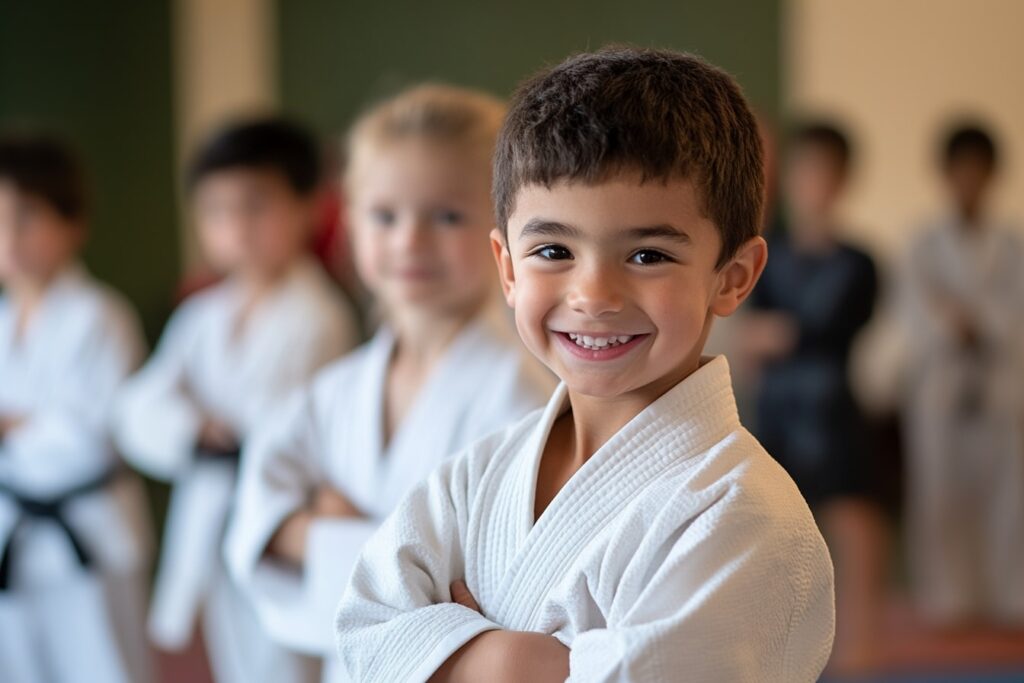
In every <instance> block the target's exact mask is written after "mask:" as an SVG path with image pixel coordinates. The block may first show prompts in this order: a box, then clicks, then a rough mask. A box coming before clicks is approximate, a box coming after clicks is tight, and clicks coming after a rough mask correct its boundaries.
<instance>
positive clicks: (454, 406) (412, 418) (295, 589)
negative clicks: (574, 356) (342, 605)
mask: <svg viewBox="0 0 1024 683" xmlns="http://www.w3.org/2000/svg"><path fill="white" fill-rule="evenodd" d="M502 308H504V307H503V305H502V306H501V307H500V308H499V307H491V308H489V309H487V310H486V311H485V313H484V314H482V315H481V316H479V317H478V318H477V319H476V320H474V321H472V322H471V323H469V324H468V325H467V326H466V328H465V329H463V330H462V331H461V332H460V333H459V334H458V336H457V337H456V338H455V339H454V340H453V341H452V342H451V344H450V345H449V347H448V349H447V350H446V351H445V353H444V355H443V356H442V357H441V358H440V359H439V360H438V361H437V365H436V367H435V368H434V369H433V370H432V371H431V373H430V375H429V378H428V379H427V381H426V383H425V384H424V385H423V386H422V388H421V389H420V391H419V394H418V395H417V396H416V398H415V401H414V403H413V404H412V406H411V407H410V408H409V411H408V413H407V414H406V416H405V418H404V419H403V421H402V423H401V424H400V425H399V427H398V428H397V430H396V431H395V433H394V435H393V436H392V438H391V440H390V442H389V443H388V444H387V445H385V444H384V443H383V436H384V406H385V397H384V390H385V386H386V383H387V371H388V365H389V362H390V359H391V357H392V355H393V351H394V343H395V340H394V337H393V335H392V334H391V332H389V331H388V330H387V329H386V328H385V329H383V330H381V331H380V332H378V333H377V335H376V336H375V337H374V339H373V340H371V341H370V342H369V343H367V344H366V345H365V346H363V347H362V348H360V349H358V350H357V351H355V352H354V353H352V354H351V355H349V356H347V357H346V358H344V359H342V360H339V361H337V362H335V363H334V364H332V365H331V366H329V367H328V368H326V369H324V370H322V371H321V372H320V373H318V375H317V376H316V378H315V379H314V380H313V381H312V382H311V383H310V384H309V385H308V386H307V387H305V388H304V389H303V390H302V391H301V392H299V395H298V396H296V397H295V398H294V400H293V401H292V403H291V405H290V407H289V409H288V410H287V411H285V412H283V413H282V416H281V419H280V420H276V421H275V423H274V424H271V425H268V428H267V430H266V431H265V432H261V433H260V434H258V435H257V436H256V437H255V438H254V439H253V440H252V441H251V443H250V446H248V447H247V449H246V452H245V465H244V467H243V472H242V479H241V489H240V493H239V497H238V508H237V510H236V512H235V514H234V516H233V522H232V527H231V530H230V531H229V534H228V541H227V543H226V552H227V557H228V564H229V567H230V568H231V570H232V572H233V574H234V576H235V577H236V578H237V580H238V582H239V584H240V585H241V586H243V588H244V589H245V590H246V592H247V593H248V594H249V595H250V596H251V598H252V599H253V601H254V604H255V605H256V606H257V611H258V612H259V614H260V616H261V618H262V620H263V622H264V624H265V625H266V627H267V629H268V631H269V632H270V633H271V634H272V635H274V636H275V638H277V639H278V640H279V641H280V642H282V643H285V644H287V645H289V646H290V647H292V648H295V649H298V650H300V651H303V652H307V653H310V654H315V655H318V656H321V657H325V658H326V662H325V663H326V666H325V670H324V680H325V681H338V680H347V678H346V677H345V676H344V672H343V671H341V670H340V668H339V667H338V662H337V658H336V656H335V654H334V629H333V618H334V613H335V610H336V608H337V605H338V600H339V599H340V598H341V593H342V590H343V589H344V587H345V583H346V581H347V580H348V576H349V572H350V571H351V569H352V565H353V563H354V562H355V559H356V557H357V556H358V555H359V551H360V550H361V548H362V545H363V542H364V541H365V540H366V539H367V538H368V537H369V536H370V535H372V534H373V532H374V531H375V530H376V529H377V527H378V525H379V524H380V522H381V521H382V520H383V518H384V517H386V516H387V515H388V514H389V513H390V512H391V511H392V510H393V509H394V508H395V506H396V505H397V504H398V503H399V501H401V499H402V498H403V497H404V496H405V494H406V493H407V492H408V491H409V490H410V489H411V488H412V487H413V486H414V485H416V484H417V483H419V482H420V481H422V480H423V479H424V478H426V476H427V475H428V474H429V473H430V472H431V471H432V470H433V469H434V467H435V466H436V465H438V464H439V463H440V462H442V460H443V459H445V458H446V457H448V456H449V455H452V454H453V453H455V452H457V451H458V450H460V449H462V448H464V447H466V446H467V445H469V444H470V443H472V442H473V441H475V440H476V439H478V438H480V437H482V436H485V435H487V434H489V433H491V432H493V431H495V430H497V429H499V428H501V427H503V426H505V425H507V424H510V423H514V422H516V421H518V420H519V419H520V418H522V417H523V416H524V415H526V414H527V413H528V412H530V411H531V410H533V409H535V408H537V407H538V406H541V405H543V404H544V401H545V400H546V398H547V396H548V395H549V394H550V392H551V390H552V389H553V388H554V379H553V377H552V375H550V374H549V373H548V372H547V371H546V370H545V369H543V368H542V367H541V366H539V364H538V363H537V362H536V361H535V360H534V359H533V358H532V357H531V356H529V354H528V353H526V351H525V349H524V348H523V347H522V345H521V343H520V342H519V338H518V337H517V336H516V334H515V331H514V329H513V328H512V325H511V324H510V321H509V319H508V315H507V310H501V309H502ZM321 483H325V484H328V485H330V486H332V487H334V488H335V489H337V490H338V491H340V492H341V493H343V494H344V495H345V496H346V497H347V498H348V499H349V500H351V501H352V503H353V504H355V505H356V506H357V507H358V508H359V509H360V510H361V511H363V512H364V513H365V514H366V515H367V517H366V518H365V519H328V518H321V519H318V520H316V521H315V522H313V524H312V525H311V528H310V532H309V537H308V541H307V544H306V553H305V561H304V563H303V567H302V570H301V571H297V570H295V569H292V568H287V567H284V566H283V565H282V564H280V563H275V562H274V561H272V560H268V559H267V558H266V557H265V554H264V551H265V549H266V546H267V543H268V542H269V540H270V538H271V536H272V535H273V534H274V533H275V531H276V530H277V529H278V527H279V526H280V524H281V522H282V521H283V520H284V518H285V517H287V516H288V515H289V514H291V513H292V512H294V511H295V510H296V509H298V508H299V507H301V506H302V505H304V504H305V502H306V500H307V497H308V496H309V494H310V493H311V491H312V490H313V489H314V487H316V486H317V485H318V484H321Z"/></svg>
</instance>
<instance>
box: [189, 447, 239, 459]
mask: <svg viewBox="0 0 1024 683" xmlns="http://www.w3.org/2000/svg"><path fill="white" fill-rule="evenodd" d="M241 455H242V447H241V446H235V447H234V448H224V449H220V448H196V450H195V456H196V459H197V460H207V461H209V460H216V461H220V462H234V463H237V462H238V459H239V458H240V457H241Z"/></svg>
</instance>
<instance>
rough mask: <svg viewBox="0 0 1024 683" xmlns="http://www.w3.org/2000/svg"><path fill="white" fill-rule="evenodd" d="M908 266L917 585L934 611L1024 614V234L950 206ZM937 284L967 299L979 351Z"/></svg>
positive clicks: (910, 488) (1009, 617) (910, 470)
mask: <svg viewBox="0 0 1024 683" xmlns="http://www.w3.org/2000/svg"><path fill="white" fill-rule="evenodd" d="M904 270H905V277H904V283H903V284H904V287H903V302H904V312H905V316H904V319H905V321H906V323H907V327H908V332H907V337H908V340H909V350H910V354H909V355H910V361H911V363H910V386H909V391H908V392H907V404H906V411H905V416H906V437H907V521H908V541H909V549H910V553H909V560H910V563H909V564H910V569H911V578H912V581H913V584H912V585H913V592H914V594H915V596H916V599H917V602H918V604H919V606H920V607H921V608H922V609H923V611H924V612H925V613H926V614H928V615H929V616H931V617H933V618H936V619H940V620H956V619H963V618H977V617H989V618H994V619H997V620H1002V621H1008V622H1017V623H1018V624H1019V623H1024V570H1022V568H1024V543H1022V541H1021V539H1024V240H1022V239H1021V237H1020V235H1019V234H1018V233H1016V232H1015V231H1013V230H1012V229H1009V228H1008V227H1005V226H1002V225H999V224H997V223H994V222H992V221H988V222H987V223H986V224H985V225H984V227H983V228H982V229H975V230H972V231H965V230H963V229H962V228H961V227H960V224H959V223H958V220H957V219H956V218H953V217H952V216H950V217H947V218H944V219H942V220H940V221H938V222H937V223H935V224H933V225H932V226H931V228H930V229H928V230H926V231H924V232H923V233H922V235H921V236H920V238H919V239H918V240H917V241H916V242H915V244H914V246H913V247H912V249H911V251H910V256H909V261H908V264H907V266H906V268H905V269H904ZM937 292H941V293H943V296H950V297H953V298H955V299H956V300H957V301H959V302H961V305H962V306H965V307H966V309H967V311H968V313H969V314H970V315H971V316H972V317H973V324H974V325H975V327H976V328H977V332H978V335H979V337H980V340H981V342H980V344H981V351H980V353H971V352H968V351H965V350H964V349H962V348H961V347H960V345H959V343H958V341H957V339H956V336H955V332H954V330H953V329H951V326H950V325H949V323H948V322H947V321H946V320H944V319H943V318H942V317H941V316H940V314H939V313H938V312H937V310H936V307H935V304H934V301H933V297H934V296H935V294H936V293H937Z"/></svg>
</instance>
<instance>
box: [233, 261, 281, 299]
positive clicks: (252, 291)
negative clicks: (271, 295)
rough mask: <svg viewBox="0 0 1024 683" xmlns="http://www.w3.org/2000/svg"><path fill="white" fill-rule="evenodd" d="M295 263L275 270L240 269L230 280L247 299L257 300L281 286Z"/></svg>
mask: <svg viewBox="0 0 1024 683" xmlns="http://www.w3.org/2000/svg"><path fill="white" fill-rule="evenodd" d="M296 262H297V259H296V261H292V262H289V263H288V264H287V265H284V266H282V267H280V268H277V269H275V270H259V269H240V270H239V271H237V272H236V273H234V274H233V275H232V279H233V280H234V281H235V282H237V283H238V285H239V286H240V287H241V288H242V290H243V291H244V292H245V294H246V298H247V299H259V298H260V297H262V296H263V295H264V294H266V293H267V292H268V291H270V290H272V289H274V288H275V287H276V286H278V285H279V284H281V282H283V281H284V280H285V279H286V278H287V277H288V274H289V273H290V272H291V271H292V269H293V268H294V267H295V264H296Z"/></svg>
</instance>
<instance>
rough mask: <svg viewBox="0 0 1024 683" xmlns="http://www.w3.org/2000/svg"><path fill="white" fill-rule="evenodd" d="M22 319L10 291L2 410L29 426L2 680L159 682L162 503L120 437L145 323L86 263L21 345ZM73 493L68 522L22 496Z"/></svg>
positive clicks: (2, 445)
mask: <svg viewBox="0 0 1024 683" xmlns="http://www.w3.org/2000/svg"><path fill="white" fill-rule="evenodd" d="M18 317H19V312H18V310H17V309H16V306H15V304H14V302H13V301H11V300H10V299H8V298H7V297H0V414H4V415H8V416H12V417H13V416H23V417H25V418H26V419H27V421H26V422H25V423H23V424H22V425H21V426H19V427H17V428H15V429H14V430H12V431H11V432H9V433H8V434H7V435H6V437H5V438H4V439H3V440H2V441H0V549H3V550H0V553H3V551H4V550H6V557H5V560H6V565H7V568H8V570H9V574H8V578H9V583H8V586H7V589H6V590H3V591H0V678H2V679H3V680H4V682H5V683H21V682H25V683H45V682H48V681H50V682H58V681H81V680H84V678H83V676H86V677H88V679H89V680H97V681H110V682H112V683H117V682H120V681H124V682H125V683H128V682H129V681H130V682H132V683H134V682H136V681H148V680H151V673H152V672H151V670H150V668H149V667H150V662H149V656H148V646H147V643H146V641H145V638H144V637H142V636H141V626H142V623H143V619H144V610H145V591H146V583H145V575H146V573H147V564H148V562H147V561H148V558H149V555H150V550H151V547H152V538H151V529H150V526H149V518H148V509H147V507H146V504H145V499H144V496H143V492H142V490H141V482H140V481H138V478H137V477H133V476H132V475H129V474H127V473H126V472H122V473H120V474H118V475H113V472H114V471H115V470H116V468H117V465H118V458H117V455H116V454H115V452H114V450H113V448H112V445H111V441H110V438H109V434H108V432H107V419H108V417H109V412H110V409H111V404H112V399H113V395H114V392H115V390H116V389H117V387H118V385H120V384H121V382H122V381H123V380H124V379H125V378H126V377H127V376H128V375H129V373H131V372H132V370H134V369H135V367H136V366H137V364H138V362H139V360H141V357H142V352H143V346H144V343H143V341H142V335H141V333H140V330H139V325H138V321H137V318H136V316H135V314H134V312H133V311H132V310H131V308H130V307H129V306H128V304H127V303H126V302H125V301H124V300H123V299H122V298H121V297H120V296H119V295H117V294H115V293H114V292H113V291H111V290H109V289H107V288H106V287H104V286H102V285H100V284H99V283H97V282H96V281H95V280H93V279H92V278H91V277H90V276H89V275H88V274H87V273H86V271H85V269H84V268H83V267H82V266H80V265H72V266H70V267H68V268H67V269H65V270H64V271H63V272H62V273H61V274H60V275H58V277H57V278H56V280H55V281H54V282H53V283H52V284H51V285H50V286H49V288H48V289H47V291H46V293H45V294H44V297H43V299H42V300H41V302H40V303H39V305H38V308H36V310H35V311H34V312H33V313H32V315H31V318H30V319H29V320H28V323H27V326H26V327H25V329H24V331H23V332H22V334H21V335H20V337H19V335H18V332H17V326H18ZM90 482H92V484H90ZM75 489H79V492H78V493H77V494H75V493H72V491H73V490H75ZM62 496H66V497H67V498H66V500H65V501H64V502H63V503H62V504H61V506H60V510H59V512H58V513H56V514H40V513H39V512H38V508H37V507H35V506H32V507H31V508H27V507H25V504H22V503H19V502H18V500H19V499H22V500H26V499H27V500H28V504H29V505H32V502H33V501H36V502H39V503H47V502H53V501H55V500H56V499H59V498H60V497H62ZM33 510H35V512H33ZM62 524H66V528H65V527H64V526H62ZM75 543H78V544H79V546H80V547H81V549H82V551H83V552H84V557H85V558H86V561H87V562H88V567H83V563H82V560H81V559H80V558H79V556H78V555H77V554H76V551H75ZM83 672H88V674H85V673H83Z"/></svg>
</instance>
